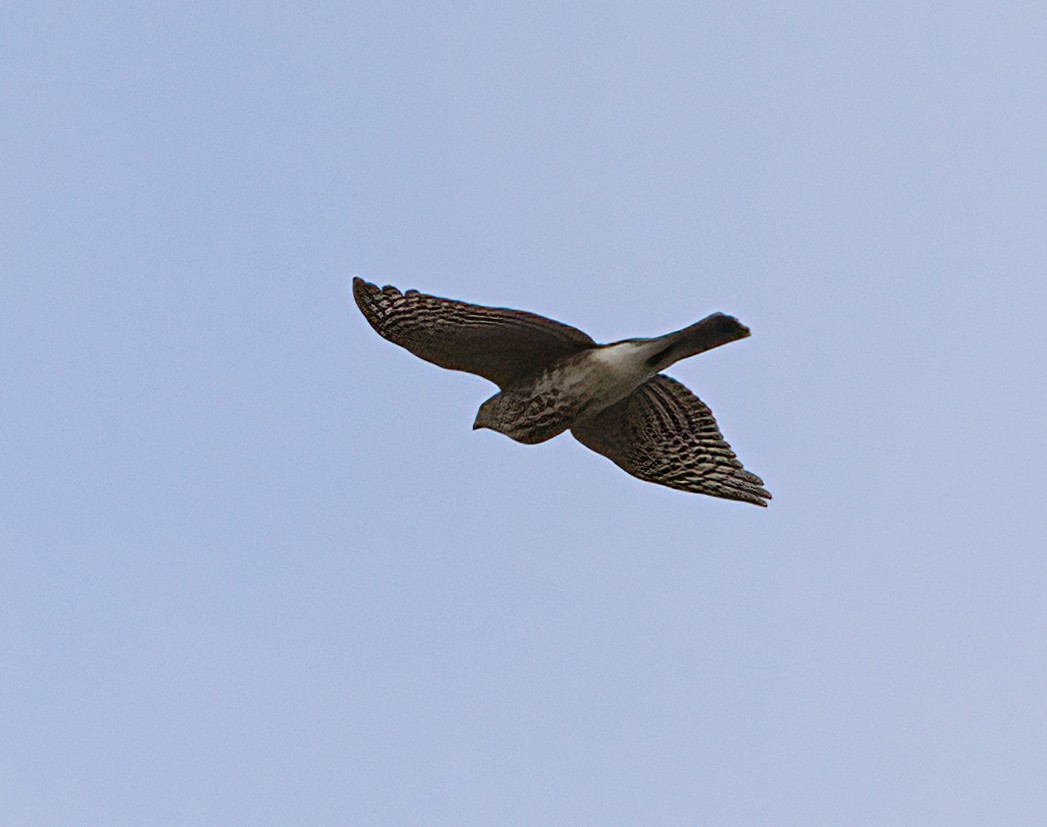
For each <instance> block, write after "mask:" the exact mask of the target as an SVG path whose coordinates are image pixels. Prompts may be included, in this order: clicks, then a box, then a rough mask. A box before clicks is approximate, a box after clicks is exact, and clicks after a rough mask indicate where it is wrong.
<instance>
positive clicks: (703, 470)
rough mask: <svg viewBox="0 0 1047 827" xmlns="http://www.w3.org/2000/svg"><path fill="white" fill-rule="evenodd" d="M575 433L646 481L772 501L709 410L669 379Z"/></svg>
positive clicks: (646, 385) (582, 425) (643, 388)
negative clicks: (733, 449)
mask: <svg viewBox="0 0 1047 827" xmlns="http://www.w3.org/2000/svg"><path fill="white" fill-rule="evenodd" d="M571 433H573V434H574V436H575V439H577V440H578V441H579V442H581V443H582V445H584V446H585V447H587V448H591V449H592V450H594V451H596V452H597V453H598V454H603V455H604V456H605V457H607V458H608V459H610V460H611V461H613V462H614V463H616V464H617V465H619V466H620V467H621V468H622V469H624V470H625V471H627V472H628V473H630V474H632V475H633V476H634V477H639V478H640V479H642V480H647V481H648V482H654V483H658V484H659V485H667V486H669V487H670V488H678V489H680V490H681V491H691V492H694V493H696V494H710V495H712V496H714V497H724V498H725V499H728V500H743V501H745V502H749V503H755V504H756V505H764V506H765V505H767V502H766V501H767V500H769V499H771V495H770V493H769V492H768V491H766V490H765V489H764V488H763V480H761V479H760V478H759V477H758V476H756V475H755V474H751V473H749V472H748V471H746V470H745V469H744V468H742V464H741V462H739V461H738V457H736V456H735V455H734V451H732V450H731V446H730V445H728V444H727V443H726V442H725V441H724V438H723V435H722V434H721V433H720V429H719V428H717V427H716V420H715V419H714V418H713V414H712V411H710V410H709V408H708V406H707V405H706V404H705V403H704V402H702V400H700V399H699V398H698V397H697V396H695V395H694V394H693V393H691V392H690V391H689V390H687V388H685V387H684V386H683V385H681V384H680V383H679V382H677V381H676V380H675V379H670V378H669V377H668V376H664V375H661V374H660V375H658V376H655V377H654V378H653V379H651V380H649V381H647V382H645V383H644V384H643V385H641V386H640V387H639V388H637V389H636V390H635V391H633V393H632V394H631V395H629V396H627V397H626V398H625V399H623V400H622V401H621V402H618V403H616V404H614V405H612V406H611V407H610V408H607V409H606V410H604V411H601V412H600V413H598V414H597V415H596V416H594V417H592V418H590V419H586V420H583V421H582V422H580V423H578V424H577V425H575V426H574V427H573V428H572V429H571Z"/></svg>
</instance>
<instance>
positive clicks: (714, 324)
mask: <svg viewBox="0 0 1047 827" xmlns="http://www.w3.org/2000/svg"><path fill="white" fill-rule="evenodd" d="M748 335H749V328H747V327H746V326H745V325H743V324H742V323H741V322H740V321H738V320H737V319H736V318H734V316H728V315H726V314H724V313H713V314H712V315H711V316H706V317H705V318H704V319H702V320H701V321H700V322H695V323H694V324H692V325H690V326H688V327H685V328H684V329H683V330H677V331H676V332H675V333H667V334H665V335H664V336H661V337H659V338H660V340H661V344H662V347H660V348H659V349H658V350H657V351H656V352H655V353H654V354H653V355H651V356H650V357H649V358H648V360H647V364H648V365H650V366H651V367H653V368H654V369H655V370H659V371H661V370H664V369H665V368H667V367H669V365H671V364H673V363H674V362H679V361H680V360H681V359H686V358H687V357H688V356H694V355H696V354H698V353H702V352H704V351H706V350H712V349H713V348H714V347H719V346H720V345H726V344H727V343H728V342H734V341H737V340H738V339H744V338H745V337H746V336H748Z"/></svg>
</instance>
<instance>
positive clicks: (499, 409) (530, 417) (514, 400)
mask: <svg viewBox="0 0 1047 827" xmlns="http://www.w3.org/2000/svg"><path fill="white" fill-rule="evenodd" d="M566 427H567V422H566V421H564V422H559V421H550V417H549V416H548V412H547V411H546V410H545V405H544V404H543V403H542V400H541V399H538V398H534V397H532V396H531V395H530V394H518V393H513V392H511V391H506V392H503V393H498V394H495V395H494V396H492V397H491V398H490V399H488V400H487V401H486V402H484V403H483V404H482V405H481V406H480V410H478V411H477V412H476V419H475V420H474V421H473V430H474V431H475V430H477V429H479V428H490V429H491V430H492V431H498V433H500V434H505V435H506V436H507V437H509V438H510V439H515V440H516V441H517V442H523V443H526V444H527V445H533V444H535V443H536V442H545V440H547V439H552V438H553V437H554V436H556V435H557V434H559V433H561V432H563V431H564V429H565V428H566Z"/></svg>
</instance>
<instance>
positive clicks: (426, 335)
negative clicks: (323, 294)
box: [353, 278, 596, 389]
mask: <svg viewBox="0 0 1047 827" xmlns="http://www.w3.org/2000/svg"><path fill="white" fill-rule="evenodd" d="M353 296H354V297H355V299H356V304H357V305H358V306H359V308H360V310H361V311H363V314H364V316H365V317H366V318H367V321H369V322H370V323H371V327H373V328H374V329H375V330H377V331H378V333H379V334H380V335H382V336H383V337H385V338H386V339H388V340H389V341H390V342H393V343H394V344H398V345H400V346H401V347H404V348H407V350H409V351H411V353H413V354H414V355H415V356H420V357H421V358H422V359H425V360H426V361H427V362H432V363H433V364H436V365H439V366H440V367H442V368H450V369H451V370H464V371H466V372H468V373H475V374H477V375H479V376H482V377H484V378H485V379H490V380H491V381H492V382H494V383H495V384H497V385H498V386H499V387H501V388H503V389H504V388H506V387H507V386H509V385H511V384H513V383H514V382H518V381H520V380H522V379H526V378H528V377H529V376H533V375H534V374H536V373H539V372H540V371H541V370H543V369H544V368H546V367H548V366H549V365H551V364H552V363H553V362H557V361H559V360H560V359H564V358H566V357H568V356H573V355H574V354H576V353H580V352H581V351H583V350H586V349H587V348H591V347H595V345H596V343H595V342H594V341H593V340H592V339H591V338H589V336H587V335H586V334H584V333H582V331H580V330H577V329H576V328H573V327H570V326H569V325H565V324H561V323H560V322H554V321H553V320H552V319H547V318H545V317H544V316H539V315H537V314H536V313H527V312H525V311H523V310H509V309H508V308H503V307H482V306H480V305H477V304H467V303H466V302H460V301H455V300H453V299H441V298H438V297H437V296H427V295H426V294H425V293H419V292H418V291H417V290H408V291H407V292H406V293H401V292H400V291H399V290H397V289H396V288H395V287H391V286H386V287H382V288H379V287H378V286H376V285H374V284H370V283H369V282H366V281H364V280H363V279H361V278H354V279H353Z"/></svg>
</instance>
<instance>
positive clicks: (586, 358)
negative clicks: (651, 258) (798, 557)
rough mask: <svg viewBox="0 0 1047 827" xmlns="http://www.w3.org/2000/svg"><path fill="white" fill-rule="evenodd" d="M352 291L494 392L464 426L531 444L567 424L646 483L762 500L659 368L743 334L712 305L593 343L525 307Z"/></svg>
mask: <svg viewBox="0 0 1047 827" xmlns="http://www.w3.org/2000/svg"><path fill="white" fill-rule="evenodd" d="M353 297H354V298H355V299H356V304H357V306H358V307H359V308H360V310H361V311H362V312H363V314H364V317H365V318H366V319H367V321H368V322H370V324H371V327H373V328H374V329H375V330H376V331H377V332H378V334H379V335H381V336H382V337H383V338H386V339H388V340H389V341H390V342H393V343H394V344H397V345H400V346H401V347H403V348H406V349H407V350H409V351H410V352H411V353H413V354H414V355H415V356H419V357H421V358H422V359H425V360H426V361H427V362H432V363H433V364H436V365H439V366H440V367H443V368H449V369H450V370H461V371H466V372H467V373H475V374H477V375H478V376H482V377H484V378H485V379H489V380H490V381H492V382H494V383H495V384H496V385H497V386H498V387H499V388H500V389H501V390H500V392H499V393H496V394H495V395H494V396H492V397H491V398H490V399H488V400H487V401H486V402H484V403H483V404H482V405H481V406H480V410H479V411H478V412H477V414H476V421H475V422H474V423H473V428H474V429H476V428H490V429H492V430H494V431H498V432H499V433H503V434H505V435H506V436H508V437H510V438H512V439H515V440H516V441H517V442H523V443H527V444H534V443H538V442H544V441H545V440H547V439H552V438H553V437H554V436H557V435H558V434H561V433H563V432H564V431H566V430H568V429H570V431H571V433H572V434H573V435H574V438H575V439H577V440H578V441H579V442H581V443H582V444H583V445H584V446H586V447H587V448H591V449H592V450H593V451H596V452H597V453H599V454H603V455H604V456H605V457H607V458H608V459H610V460H611V461H612V462H614V463H616V464H617V465H618V466H620V467H621V468H622V469H623V470H625V471H626V472H628V473H629V474H632V475H633V476H634V477H638V478H639V479H641V480H646V481H647V482H653V483H657V484H659V485H666V486H669V487H670V488H676V489H679V490H681V491H690V492H693V493H696V494H709V495H711V496H713V497H723V498H725V499H729V500H742V501H743V502H748V503H753V504H755V505H763V506H766V505H767V500H769V499H771V495H770V493H769V492H768V491H767V490H766V489H764V488H763V480H761V479H760V478H759V477H758V476H756V474H753V473H750V472H749V471H746V470H745V469H744V468H743V467H742V463H741V462H739V460H738V458H737V457H736V456H735V454H734V451H732V450H731V446H730V445H728V444H727V442H726V441H725V440H724V438H723V435H722V434H721V433H720V430H719V428H718V427H717V425H716V420H715V419H714V418H713V414H712V411H710V410H709V408H708V407H707V406H706V405H705V403H704V402H702V401H701V400H700V399H699V398H698V397H697V396H695V395H694V394H693V393H691V392H690V391H689V390H688V389H687V388H685V387H684V386H683V385H681V384H680V383H679V382H677V381H676V380H675V379H670V378H669V377H668V376H665V375H664V374H663V373H661V371H663V370H664V369H665V368H667V367H669V366H670V365H672V364H673V363H675V362H678V361H679V360H680V359H686V358H687V357H688V356H694V355H695V354H698V353H702V352H703V351H706V350H710V349H711V348H714V347H719V346H720V345H725V344H727V343H728V342H733V341H735V340H737V339H744V338H745V337H746V336H748V335H749V328H747V327H746V326H745V325H743V324H742V323H741V322H739V321H738V320H737V319H735V318H734V317H732V316H726V315H724V314H723V313H714V314H713V315H711V316H708V317H706V318H704V319H702V320H701V321H700V322H695V323H694V324H692V325H690V326H689V327H685V328H684V329H683V330H677V331H676V332H674V333H667V334H665V335H664V336H656V337H654V338H653V339H623V340H622V341H620V342H613V343H611V344H607V345H598V344H597V343H596V342H594V341H593V340H592V339H591V338H590V337H589V336H587V335H586V334H585V333H582V331H580V330H578V329H577V328H574V327H571V326H569V325H565V324H562V323H561V322H556V321H553V320H552V319H547V318H545V317H544V316H539V315H537V314H535V313H528V312H526V311H523V310H510V309H508V308H502V307H483V306H481V305H476V304H468V303H466V302H462V301H455V300H454V299H442V298H439V297H437V296H429V295H426V294H425V293H419V292H418V291H417V290H408V291H407V292H406V293H401V292H400V291H399V290H397V289H396V288H395V287H392V286H388V285H387V286H385V287H378V286H377V285H374V284H371V283H369V282H366V281H364V280H363V279H361V278H354V279H353Z"/></svg>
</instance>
